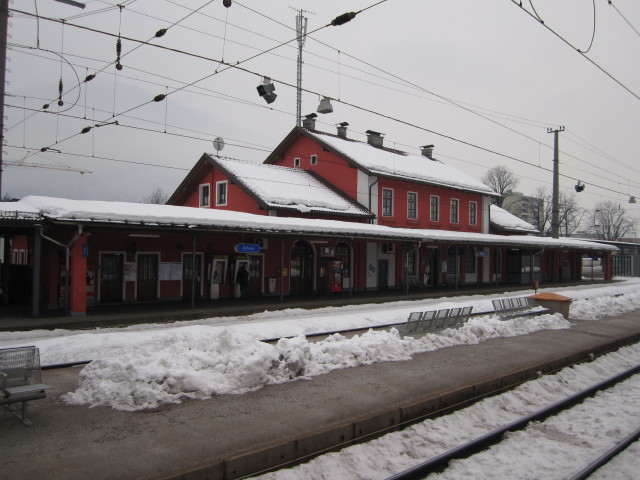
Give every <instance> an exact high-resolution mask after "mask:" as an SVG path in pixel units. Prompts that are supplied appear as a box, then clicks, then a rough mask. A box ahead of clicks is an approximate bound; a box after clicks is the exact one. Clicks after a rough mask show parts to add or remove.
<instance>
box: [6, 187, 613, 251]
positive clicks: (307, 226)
mask: <svg viewBox="0 0 640 480" xmlns="http://www.w3.org/2000/svg"><path fill="white" fill-rule="evenodd" d="M7 205H12V206H13V210H15V211H23V210H24V209H28V208H30V209H34V210H35V211H38V212H40V214H41V215H42V216H43V217H45V218H46V219H48V220H50V221H52V222H71V223H78V224H87V223H89V224H90V223H94V222H99V223H117V224H129V225H132V226H133V225H143V226H146V227H154V226H164V227H171V228H175V229H179V228H188V229H192V228H205V229H206V228H210V229H216V230H243V231H246V230H251V231H255V232H264V233H267V234H276V235H277V234H308V235H323V236H326V235H332V236H342V235H345V236H347V235H348V236H351V237H359V238H378V239H387V240H396V241H412V242H423V243H424V242H434V243H445V242H446V243H457V244H475V245H507V246H521V247H541V246H542V247H549V248H577V249H582V250H599V251H605V250H607V251H616V250H617V247H615V246H613V245H606V244H602V243H596V242H590V241H587V240H577V239H573V238H559V239H555V238H549V237H532V236H527V235H511V236H506V235H492V234H483V233H470V232H455V231H448V230H428V229H417V228H415V229H414V228H394V227H387V226H383V225H371V224H363V223H354V222H341V221H337V220H319V219H316V218H291V217H271V216H266V215H254V214H250V213H244V212H234V211H231V210H217V209H209V208H194V207H178V206H173V205H152V204H143V203H127V202H106V201H99V200H70V199H65V198H53V197H40V196H28V197H25V198H23V199H22V200H20V201H19V202H12V203H10V204H7Z"/></svg>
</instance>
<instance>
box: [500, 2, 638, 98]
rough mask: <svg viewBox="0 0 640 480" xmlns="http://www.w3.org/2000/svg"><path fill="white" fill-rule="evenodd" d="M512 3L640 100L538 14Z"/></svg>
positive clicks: (633, 93) (520, 4)
mask: <svg viewBox="0 0 640 480" xmlns="http://www.w3.org/2000/svg"><path fill="white" fill-rule="evenodd" d="M509 1H510V2H511V3H513V4H514V5H516V6H518V7H520V10H521V11H523V12H525V13H526V14H527V15H529V16H530V17H531V18H533V19H534V20H535V21H537V22H538V23H540V25H542V26H543V27H544V28H546V29H547V30H548V31H549V32H551V33H552V34H553V35H555V36H556V37H557V38H558V39H560V40H561V41H562V42H563V43H564V44H566V45H567V46H569V47H570V48H572V49H573V50H575V51H576V52H578V53H579V54H580V55H581V56H582V57H583V58H584V59H586V60H587V61H588V62H589V63H591V64H592V65H593V66H594V67H596V68H597V69H598V70H600V71H601V72H602V73H604V74H605V75H606V76H607V77H609V78H610V79H611V80H613V81H614V82H615V83H617V84H618V85H619V86H620V87H622V88H623V89H625V90H626V91H627V92H628V93H629V94H631V95H632V96H633V97H635V99H636V100H640V95H638V94H637V93H635V92H634V91H633V90H631V89H630V88H629V87H627V86H626V85H625V84H624V83H622V82H621V81H620V80H618V79H617V78H616V77H614V76H613V75H612V74H611V73H609V72H608V71H607V70H606V69H605V68H604V67H602V66H600V65H599V64H598V63H596V61H595V60H593V59H591V58H589V57H588V56H587V55H586V54H585V52H583V51H582V50H580V49H579V48H577V47H575V46H574V45H573V44H572V43H571V42H569V41H568V40H567V39H566V38H564V37H563V36H562V35H560V34H559V33H558V32H556V31H555V30H554V29H552V28H551V27H549V25H547V24H546V23H545V22H544V21H542V20H541V19H540V18H539V17H538V16H537V14H535V15H534V14H533V13H531V12H530V11H529V10H527V9H526V8H524V7H523V6H522V2H518V1H517V0H509Z"/></svg>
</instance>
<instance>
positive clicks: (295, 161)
mask: <svg viewBox="0 0 640 480" xmlns="http://www.w3.org/2000/svg"><path fill="white" fill-rule="evenodd" d="M293 168H300V157H296V158H294V159H293Z"/></svg>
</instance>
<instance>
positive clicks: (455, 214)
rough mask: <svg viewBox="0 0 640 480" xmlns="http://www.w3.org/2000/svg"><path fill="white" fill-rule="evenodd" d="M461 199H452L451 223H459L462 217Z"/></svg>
mask: <svg viewBox="0 0 640 480" xmlns="http://www.w3.org/2000/svg"><path fill="white" fill-rule="evenodd" d="M459 207H460V200H458V199H457V198H452V199H451V223H458V221H459V218H460V211H459Z"/></svg>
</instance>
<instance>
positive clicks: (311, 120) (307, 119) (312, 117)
mask: <svg viewBox="0 0 640 480" xmlns="http://www.w3.org/2000/svg"><path fill="white" fill-rule="evenodd" d="M317 116H318V115H316V114H315V113H310V114H309V115H305V116H304V120H302V128H306V129H307V130H315V129H316V117H317Z"/></svg>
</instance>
